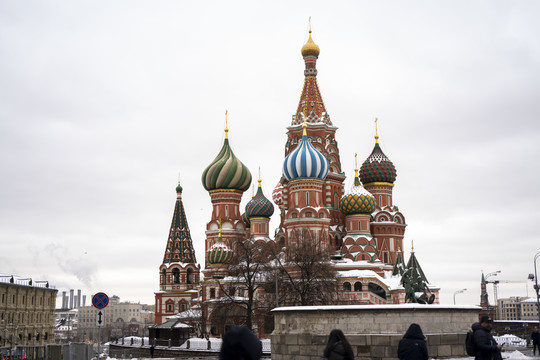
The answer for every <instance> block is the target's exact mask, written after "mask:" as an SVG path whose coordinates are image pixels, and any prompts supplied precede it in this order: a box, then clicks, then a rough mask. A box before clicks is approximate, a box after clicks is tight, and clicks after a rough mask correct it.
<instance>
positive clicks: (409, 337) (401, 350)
mask: <svg viewBox="0 0 540 360" xmlns="http://www.w3.org/2000/svg"><path fill="white" fill-rule="evenodd" d="M398 358H399V359H400V360H428V351H427V346H426V337H425V336H424V333H423V332H422V328H421V327H420V325H418V324H414V323H413V324H411V325H410V326H409V328H408V329H407V332H406V333H405V335H404V336H403V338H402V339H401V340H400V341H399V345H398Z"/></svg>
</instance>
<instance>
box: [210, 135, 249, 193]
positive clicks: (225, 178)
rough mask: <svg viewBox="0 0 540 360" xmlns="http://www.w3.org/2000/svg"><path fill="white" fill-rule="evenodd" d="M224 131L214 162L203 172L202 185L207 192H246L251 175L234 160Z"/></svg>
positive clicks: (240, 163)
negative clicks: (221, 143) (220, 146)
mask: <svg viewBox="0 0 540 360" xmlns="http://www.w3.org/2000/svg"><path fill="white" fill-rule="evenodd" d="M228 131H229V129H225V141H224V143H223V147H222V148H221V150H220V152H219V154H218V155H217V156H216V158H215V159H214V161H212V163H211V164H210V165H208V167H207V168H206V169H205V170H204V172H203V174H202V178H201V180H202V183H203V186H204V188H205V189H206V190H207V191H212V190H217V189H230V190H240V191H246V190H247V189H248V188H249V185H250V184H251V173H250V172H249V170H248V168H247V167H246V166H245V165H244V164H243V163H242V162H241V161H240V160H238V159H237V158H236V156H235V155H234V153H233V151H232V149H231V147H230V146H229V137H228V135H227V132H228Z"/></svg>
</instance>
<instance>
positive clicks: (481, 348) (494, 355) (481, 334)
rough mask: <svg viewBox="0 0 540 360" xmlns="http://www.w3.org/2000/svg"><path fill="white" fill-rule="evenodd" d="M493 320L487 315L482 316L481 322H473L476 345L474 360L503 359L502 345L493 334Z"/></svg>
mask: <svg viewBox="0 0 540 360" xmlns="http://www.w3.org/2000/svg"><path fill="white" fill-rule="evenodd" d="M492 327H493V320H491V318H490V317H489V316H487V315H484V316H482V317H481V318H480V322H476V323H474V324H472V330H473V331H474V334H473V339H474V345H475V346H476V356H475V357H474V360H502V356H501V350H502V345H499V344H497V342H496V341H495V339H494V338H493V336H492V335H491V328H492Z"/></svg>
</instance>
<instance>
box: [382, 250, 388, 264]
mask: <svg viewBox="0 0 540 360" xmlns="http://www.w3.org/2000/svg"><path fill="white" fill-rule="evenodd" d="M383 256H384V263H385V264H388V253H384V254H383Z"/></svg>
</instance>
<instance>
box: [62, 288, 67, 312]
mask: <svg viewBox="0 0 540 360" xmlns="http://www.w3.org/2000/svg"><path fill="white" fill-rule="evenodd" d="M66 294H67V291H62V309H67V305H68V297H67V295H66Z"/></svg>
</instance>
